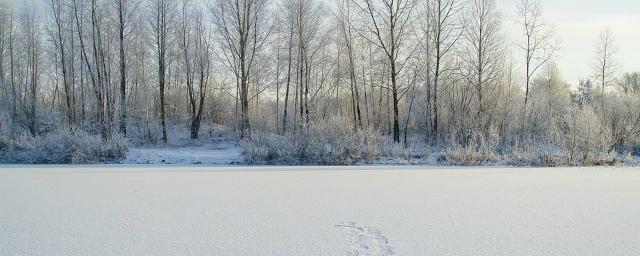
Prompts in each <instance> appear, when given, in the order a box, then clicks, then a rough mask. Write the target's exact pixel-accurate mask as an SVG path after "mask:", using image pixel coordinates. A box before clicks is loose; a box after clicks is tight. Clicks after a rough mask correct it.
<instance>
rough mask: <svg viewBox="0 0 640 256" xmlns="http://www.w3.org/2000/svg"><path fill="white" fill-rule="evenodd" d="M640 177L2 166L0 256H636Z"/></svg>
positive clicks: (622, 171) (588, 171) (617, 173)
mask: <svg viewBox="0 0 640 256" xmlns="http://www.w3.org/2000/svg"><path fill="white" fill-rule="evenodd" d="M638 184H640V169H632V168H578V169H571V168H555V169H526V168H521V169H515V168H475V169H456V168H438V169H425V168H420V167H416V166H411V167H276V166H273V167H204V166H202V167H198V166H183V167H175V166H174V167H171V168H169V167H167V166H158V165H155V166H153V165H144V166H140V165H138V166H135V165H124V166H123V165H120V166H117V165H114V166H99V167H95V166H38V167H32V166H4V167H2V168H0V255H45V256H46V255H249V256H250V255H639V254H640V218H639V217H638V216H640V186H638Z"/></svg>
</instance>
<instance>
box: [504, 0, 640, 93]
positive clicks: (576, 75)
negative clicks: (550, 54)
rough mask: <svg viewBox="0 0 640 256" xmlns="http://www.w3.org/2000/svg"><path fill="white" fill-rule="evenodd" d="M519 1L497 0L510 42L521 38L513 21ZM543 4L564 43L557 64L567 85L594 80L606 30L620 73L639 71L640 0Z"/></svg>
mask: <svg viewBox="0 0 640 256" xmlns="http://www.w3.org/2000/svg"><path fill="white" fill-rule="evenodd" d="M518 1H519V0H497V5H498V8H499V9H500V11H501V12H502V15H503V16H504V18H505V21H504V22H505V24H504V26H505V32H506V33H507V35H508V37H509V39H510V40H516V38H517V37H518V36H520V35H521V34H520V30H518V28H517V25H516V24H515V22H514V19H515V18H516V3H517V2H518ZM541 1H542V8H543V18H544V20H545V21H546V22H547V23H548V24H552V25H554V26H555V28H556V33H557V35H558V37H559V38H560V41H561V49H560V52H559V53H558V58H557V63H558V66H559V68H560V71H561V72H562V75H563V78H564V79H565V80H566V81H567V82H568V83H570V84H572V85H576V84H577V83H578V80H579V79H580V78H591V74H592V73H593V72H592V70H593V65H592V63H593V55H594V49H595V43H596V40H597V38H598V35H599V34H600V33H601V32H602V31H604V30H605V29H606V28H607V27H609V28H610V29H611V31H612V32H613V35H614V41H615V44H616V46H617V48H618V52H617V60H618V63H619V64H620V65H619V66H620V73H622V72H632V71H640V0H608V1H607V0H541ZM514 54H519V53H518V52H515V51H514ZM516 57H517V56H516Z"/></svg>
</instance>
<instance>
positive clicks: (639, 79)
mask: <svg viewBox="0 0 640 256" xmlns="http://www.w3.org/2000/svg"><path fill="white" fill-rule="evenodd" d="M618 86H620V89H621V90H622V93H624V94H625V95H627V94H639V93H640V73H639V72H632V73H624V75H622V78H621V79H620V81H619V83H618Z"/></svg>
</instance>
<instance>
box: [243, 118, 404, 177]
mask: <svg viewBox="0 0 640 256" xmlns="http://www.w3.org/2000/svg"><path fill="white" fill-rule="evenodd" d="M386 143H388V141H387V140H385V138H384V136H381V135H380V134H378V133H377V132H376V131H374V130H373V129H370V128H364V129H357V130H354V128H353V125H352V124H351V122H350V121H349V120H348V119H347V118H343V117H332V118H328V119H327V120H324V121H322V122H312V123H310V124H309V125H308V126H306V127H303V128H302V129H300V130H298V131H296V132H292V133H287V134H285V135H283V136H281V135H276V134H271V133H261V132H254V133H253V134H252V135H251V138H250V139H246V140H244V141H243V142H242V143H241V145H242V147H243V149H244V154H245V158H246V160H247V161H248V162H250V163H256V162H257V163H260V162H263V163H269V164H320V165H336V164H346V165H349V164H354V163H356V162H359V161H363V162H371V161H373V160H375V159H377V158H379V157H381V156H383V154H391V153H393V152H396V150H385V149H383V148H385V144H386ZM391 144H394V143H391Z"/></svg>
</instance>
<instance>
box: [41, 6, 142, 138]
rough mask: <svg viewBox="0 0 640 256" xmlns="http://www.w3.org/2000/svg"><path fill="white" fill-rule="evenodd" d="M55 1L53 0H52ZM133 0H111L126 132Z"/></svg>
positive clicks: (122, 125)
mask: <svg viewBox="0 0 640 256" xmlns="http://www.w3.org/2000/svg"><path fill="white" fill-rule="evenodd" d="M52 1H55V0H52ZM134 1H135V0H113V5H114V7H115V9H116V13H117V24H118V53H119V55H118V56H119V57H118V59H119V64H120V65H119V69H118V70H119V73H120V124H119V127H118V128H119V131H120V133H122V134H124V135H126V134H127V58H126V46H125V35H126V34H127V33H128V29H129V28H128V27H129V26H128V23H129V19H130V17H131V15H132V14H133V12H134V11H135V9H136V8H135V5H136V3H135V2H134Z"/></svg>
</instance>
